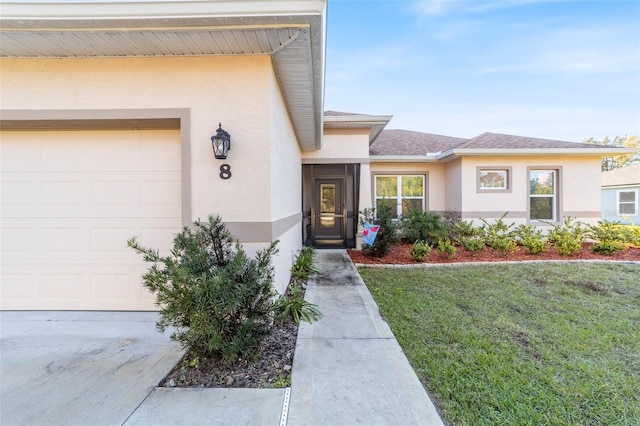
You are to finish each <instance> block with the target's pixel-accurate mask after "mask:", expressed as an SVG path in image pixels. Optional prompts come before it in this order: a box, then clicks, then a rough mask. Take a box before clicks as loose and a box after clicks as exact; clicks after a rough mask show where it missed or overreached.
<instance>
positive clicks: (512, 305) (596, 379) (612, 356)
mask: <svg viewBox="0 0 640 426" xmlns="http://www.w3.org/2000/svg"><path fill="white" fill-rule="evenodd" d="M360 273H361V275H362V277H363V279H364V281H365V282H366V284H367V286H368V288H369V290H370V291H371V293H372V295H373V297H374V298H375V300H376V302H377V303H378V306H379V307H380V310H381V312H382V314H383V316H384V317H385V319H386V320H387V321H388V322H389V325H390V326H391V328H392V329H393V332H394V334H395V335H396V338H397V339H398V341H399V343H400V345H401V346H402V348H403V349H404V351H405V353H406V354H407V356H408V358H409V360H410V362H411V364H412V365H413V368H414V370H415V371H416V373H417V374H418V376H419V377H420V379H421V381H422V382H423V383H424V384H425V387H426V388H427V389H428V391H429V393H430V395H431V396H432V398H433V399H434V402H435V403H436V405H438V407H439V409H440V412H441V414H442V416H443V418H444V419H445V420H446V421H448V422H450V423H451V424H452V425H474V426H475V425H510V426H513V425H532V424H535V425H634V426H637V425H640V266H639V265H632V264H613V263H611V264H603V263H598V264H595V263H560V264H558V263H549V264H535V265H530V264H529V265H524V264H522V265H491V266H486V265H484V266H447V267H434V268H419V269H418V268H416V269H373V268H361V269H360Z"/></svg>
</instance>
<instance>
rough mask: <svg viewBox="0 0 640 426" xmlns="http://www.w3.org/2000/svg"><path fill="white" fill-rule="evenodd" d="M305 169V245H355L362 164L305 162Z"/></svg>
mask: <svg viewBox="0 0 640 426" xmlns="http://www.w3.org/2000/svg"><path fill="white" fill-rule="evenodd" d="M302 169H303V173H302V175H303V184H302V187H303V197H302V204H303V206H302V208H303V212H304V223H305V226H304V227H303V233H304V235H303V240H304V243H305V245H310V246H314V247H318V248H323V247H325V248H329V247H345V248H352V247H355V233H356V229H357V225H358V223H357V220H358V215H357V211H358V208H357V202H356V200H357V193H358V191H357V188H358V185H359V176H358V172H359V165H357V164H305V165H303V166H302Z"/></svg>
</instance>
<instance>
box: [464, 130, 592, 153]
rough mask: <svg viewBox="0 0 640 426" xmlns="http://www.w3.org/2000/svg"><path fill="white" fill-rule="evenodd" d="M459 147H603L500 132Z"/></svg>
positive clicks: (484, 135) (485, 135)
mask: <svg viewBox="0 0 640 426" xmlns="http://www.w3.org/2000/svg"><path fill="white" fill-rule="evenodd" d="M457 148H458V149H554V148H570V149H576V148H578V149H581V148H585V149H593V148H602V146H601V145H594V144H586V143H576V142H565V141H556V140H551V139H539V138H529V137H525V136H513V135H503V134H499V133H488V132H487V133H483V134H481V135H480V136H476V137H475V138H472V139H469V140H468V141H467V142H465V143H464V144H462V145H460V146H458V147H457Z"/></svg>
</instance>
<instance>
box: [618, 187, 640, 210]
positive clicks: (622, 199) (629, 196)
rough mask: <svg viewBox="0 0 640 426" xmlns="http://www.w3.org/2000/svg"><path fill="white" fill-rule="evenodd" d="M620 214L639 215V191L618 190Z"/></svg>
mask: <svg viewBox="0 0 640 426" xmlns="http://www.w3.org/2000/svg"><path fill="white" fill-rule="evenodd" d="M617 199H618V215H619V216H624V215H628V216H637V215H638V191H636V190H635V189H633V190H622V189H621V190H618V197H617Z"/></svg>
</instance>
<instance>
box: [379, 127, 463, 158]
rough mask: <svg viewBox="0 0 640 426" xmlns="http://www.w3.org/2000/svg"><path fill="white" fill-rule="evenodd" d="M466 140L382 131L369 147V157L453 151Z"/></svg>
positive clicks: (425, 134) (419, 133)
mask: <svg viewBox="0 0 640 426" xmlns="http://www.w3.org/2000/svg"><path fill="white" fill-rule="evenodd" d="M466 140H467V139H463V138H454V137H451V136H442V135H433V134H430V133H421V132H412V131H409V130H396V129H390V130H386V129H385V130H383V131H382V133H380V136H378V137H377V138H376V140H375V141H374V142H373V143H372V144H371V146H370V147H369V154H371V155H426V154H427V153H435V152H442V151H447V150H449V149H453V148H455V147H457V146H459V145H460V144H462V143H464V142H465V141H466Z"/></svg>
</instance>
